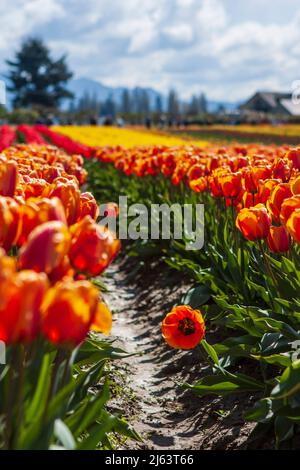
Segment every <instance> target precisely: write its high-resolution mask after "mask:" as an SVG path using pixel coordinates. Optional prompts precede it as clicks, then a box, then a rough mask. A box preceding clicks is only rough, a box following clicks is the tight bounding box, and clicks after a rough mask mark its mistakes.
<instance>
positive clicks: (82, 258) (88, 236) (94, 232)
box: [69, 216, 121, 276]
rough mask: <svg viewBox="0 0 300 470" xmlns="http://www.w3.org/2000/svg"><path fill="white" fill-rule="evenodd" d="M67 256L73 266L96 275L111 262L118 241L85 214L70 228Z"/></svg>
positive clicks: (90, 274)
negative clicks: (70, 236) (70, 239)
mask: <svg viewBox="0 0 300 470" xmlns="http://www.w3.org/2000/svg"><path fill="white" fill-rule="evenodd" d="M70 231H71V235H72V243H71V249H70V252H69V257H70V260H71V263H72V265H73V267H74V268H75V269H76V270H77V271H79V272H82V273H84V274H87V275H89V276H97V275H98V274H100V273H102V271H104V269H106V268H107V267H108V265H109V264H110V263H111V262H112V260H113V259H114V258H115V256H116V255H117V254H118V252H119V250H120V246H121V244H120V241H119V240H117V239H116V237H115V235H114V234H113V233H112V232H111V231H110V230H108V229H107V228H106V227H104V226H103V225H98V224H96V223H95V221H94V220H93V219H92V218H91V217H89V216H87V217H85V218H84V219H82V220H81V221H80V222H78V223H77V224H75V225H73V226H72V227H71V228H70Z"/></svg>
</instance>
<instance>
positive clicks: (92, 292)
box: [42, 281, 98, 347]
mask: <svg viewBox="0 0 300 470" xmlns="http://www.w3.org/2000/svg"><path fill="white" fill-rule="evenodd" d="M97 308H98V290H97V289H96V287H94V286H93V285H92V284H91V283H90V282H87V281H77V282H75V281H62V282H58V283H57V284H55V286H54V287H52V288H51V289H49V290H48V292H47V294H46V296H45V299H44V302H43V305H42V332H43V334H44V335H45V336H46V337H47V338H48V339H49V340H50V341H51V342H52V343H55V344H64V345H66V346H71V347H74V346H76V345H77V344H80V343H81V342H82V341H83V340H84V339H85V337H86V335H87V333H88V331H89V330H90V327H91V325H92V324H93V322H94V319H95V316H96V313H97Z"/></svg>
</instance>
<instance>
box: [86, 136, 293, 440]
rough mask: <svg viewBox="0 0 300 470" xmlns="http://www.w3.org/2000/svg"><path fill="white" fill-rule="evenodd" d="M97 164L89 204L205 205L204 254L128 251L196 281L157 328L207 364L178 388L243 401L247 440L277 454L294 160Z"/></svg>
mask: <svg viewBox="0 0 300 470" xmlns="http://www.w3.org/2000/svg"><path fill="white" fill-rule="evenodd" d="M96 157H97V158H95V159H93V160H91V161H88V162H87V164H86V167H87V168H88V169H89V174H90V175H93V177H92V178H91V177H90V178H89V184H90V188H91V189H92V190H93V192H94V194H95V196H96V197H99V196H100V195H102V196H103V195H105V198H106V199H108V200H115V201H116V200H117V198H118V196H119V194H126V195H128V197H129V199H130V202H142V203H144V204H149V206H150V204H153V203H155V204H162V203H168V204H170V203H179V204H186V203H191V204H195V203H198V202H202V203H204V206H205V244H204V247H203V249H201V250H199V251H187V250H186V240H182V241H180V240H171V241H166V240H160V241H151V240H149V241H145V240H138V241H137V242H135V245H134V247H132V248H131V252H132V253H133V254H134V255H135V256H137V255H138V256H140V257H147V256H152V255H153V254H156V256H157V255H158V254H159V255H160V256H163V257H164V258H165V261H166V262H167V263H168V265H170V266H171V267H173V268H175V269H177V270H179V271H186V272H188V273H189V274H190V275H191V277H192V278H193V279H194V280H195V286H194V287H193V288H192V289H191V290H190V291H189V292H187V293H186V295H185V296H183V297H182V298H181V299H178V305H176V306H175V307H174V308H173V309H172V310H171V312H170V313H169V314H167V315H166V317H165V318H164V319H163V323H162V333H163V337H164V339H165V340H166V341H167V343H168V344H169V345H170V346H172V347H175V348H180V349H191V348H195V347H197V345H198V344H200V345H202V348H204V350H205V351H206V354H207V357H208V360H209V362H210V368H206V369H205V373H204V372H203V371H201V375H200V376H201V378H200V379H199V380H198V381H197V382H195V383H193V384H185V385H184V387H185V388H188V389H191V390H192V391H193V392H194V393H196V394H197V395H200V396H202V395H205V394H209V395H211V394H217V395H227V394H228V393H245V394H248V396H249V395H254V396H255V397H256V403H255V406H254V408H250V409H246V410H245V419H246V420H250V421H255V422H256V423H257V426H256V428H255V430H254V432H253V436H252V439H256V437H258V436H260V437H261V436H264V433H270V432H271V430H272V429H274V430H275V445H276V446H278V447H280V446H285V445H289V444H290V443H292V444H293V439H294V438H295V436H296V435H297V433H298V432H299V426H298V423H299V416H300V393H299V388H298V387H297V386H295V384H297V383H299V381H300V361H299V360H298V352H297V351H298V350H297V345H298V343H299V341H300V323H299V322H300V303H299V289H300V277H299V269H300V262H299V256H300V244H299V242H300V239H299V222H298V221H299V212H300V206H299V197H300V193H299V181H300V179H299V173H300V150H299V149H289V148H287V147H275V146H262V145H252V144H251V145H247V146H245V145H230V146H227V147H216V146H214V147H211V148H209V149H201V148H197V147H178V148H175V147H174V148H167V147H149V148H146V147H145V148H138V147H136V148H133V149H127V150H125V149H122V148H120V147H119V148H102V149H99V150H98V151H97V152H96ZM204 322H205V324H206V328H205V327H204ZM212 325H213V326H212ZM216 327H217V328H218V334H217V341H216V339H215V335H214V334H213V333H212V332H213V331H215V329H216ZM207 341H209V343H210V344H209V343H208V342H207ZM253 363H254V365H253ZM257 364H259V367H257ZM245 408H247V407H245ZM269 439H272V437H270V436H269ZM287 442H289V444H287Z"/></svg>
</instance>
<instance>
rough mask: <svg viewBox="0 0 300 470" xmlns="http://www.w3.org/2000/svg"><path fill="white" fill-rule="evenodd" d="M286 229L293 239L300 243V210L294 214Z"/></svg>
mask: <svg viewBox="0 0 300 470" xmlns="http://www.w3.org/2000/svg"><path fill="white" fill-rule="evenodd" d="M286 228H287V229H288V231H289V233H290V234H291V236H292V237H293V239H294V240H296V242H297V243H300V209H296V210H294V212H292V214H291V216H290V218H289V220H288V221H287V224H286Z"/></svg>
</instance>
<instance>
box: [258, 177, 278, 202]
mask: <svg viewBox="0 0 300 470" xmlns="http://www.w3.org/2000/svg"><path fill="white" fill-rule="evenodd" d="M278 184H280V180H276V179H271V180H265V181H261V182H260V183H259V188H258V195H259V202H261V203H262V204H265V203H266V202H267V200H268V199H269V197H270V195H271V193H272V191H273V189H274V188H275V187H276V186H277V185H278Z"/></svg>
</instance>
